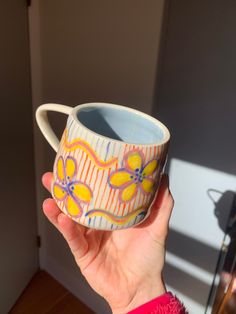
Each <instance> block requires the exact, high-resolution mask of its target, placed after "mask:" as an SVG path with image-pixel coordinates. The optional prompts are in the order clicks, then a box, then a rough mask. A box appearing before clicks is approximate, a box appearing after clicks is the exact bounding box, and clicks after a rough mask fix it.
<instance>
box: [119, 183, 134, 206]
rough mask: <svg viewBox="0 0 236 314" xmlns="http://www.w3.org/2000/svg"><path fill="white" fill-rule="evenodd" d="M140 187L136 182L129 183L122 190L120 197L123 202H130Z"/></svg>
mask: <svg viewBox="0 0 236 314" xmlns="http://www.w3.org/2000/svg"><path fill="white" fill-rule="evenodd" d="M137 191H138V189H137V184H136V183H131V184H129V185H128V186H127V187H126V188H124V190H122V191H120V194H119V197H120V201H121V202H129V201H131V200H132V199H133V198H134V196H135V195H136V193H137Z"/></svg>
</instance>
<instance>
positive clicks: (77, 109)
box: [71, 102, 170, 147]
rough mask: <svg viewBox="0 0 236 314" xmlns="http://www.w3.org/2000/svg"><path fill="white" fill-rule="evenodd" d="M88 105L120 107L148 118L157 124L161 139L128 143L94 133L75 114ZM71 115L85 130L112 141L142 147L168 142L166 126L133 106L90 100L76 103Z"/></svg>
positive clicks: (168, 136)
mask: <svg viewBox="0 0 236 314" xmlns="http://www.w3.org/2000/svg"><path fill="white" fill-rule="evenodd" d="M89 107H97V108H105V107H108V108H114V107H115V108H116V109H120V110H123V111H127V112H131V113H134V114H137V115H141V116H142V117H143V118H145V119H146V120H149V121H151V122H152V123H154V124H155V125H157V126H158V127H159V128H160V129H161V130H162V132H163V139H162V140H161V141H158V142H156V143H155V142H154V143H152V144H138V143H128V142H125V141H121V140H117V139H113V138H110V137H108V136H105V135H101V134H99V133H96V132H94V131H93V130H91V129H89V128H88V127H86V126H85V125H84V124H83V123H82V122H81V121H80V120H79V119H78V117H77V114H78V112H79V111H80V110H81V109H83V108H89ZM71 116H72V117H73V119H74V121H75V122H76V123H78V124H79V125H80V126H82V127H83V128H85V129H86V130H87V131H89V132H91V133H93V134H94V135H96V136H99V137H101V138H104V139H106V140H109V141H114V142H118V143H122V144H127V145H138V146H144V147H147V146H160V145H164V144H166V143H168V142H169V140H170V131H169V130H168V128H167V127H166V126H165V125H164V124H163V123H162V122H161V121H159V120H158V119H156V118H154V117H152V116H151V115H149V114H147V113H144V112H142V111H140V110H137V109H133V108H130V107H127V106H125V105H118V104H113V103H105V102H91V103H83V104H81V105H76V106H75V107H74V108H73V109H72V112H71Z"/></svg>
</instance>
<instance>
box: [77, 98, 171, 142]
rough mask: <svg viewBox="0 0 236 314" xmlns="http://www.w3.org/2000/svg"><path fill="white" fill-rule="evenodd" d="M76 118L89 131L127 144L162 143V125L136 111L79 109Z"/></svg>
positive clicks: (117, 107) (106, 107)
mask: <svg viewBox="0 0 236 314" xmlns="http://www.w3.org/2000/svg"><path fill="white" fill-rule="evenodd" d="M76 118H77V119H78V121H79V122H80V123H81V124H82V125H84V126H85V127H86V128H88V129H89V130H91V131H93V132H95V133H97V134H99V135H102V136H105V137H108V138H110V139H113V140H119V141H122V142H125V143H129V144H141V145H152V144H158V143H161V142H163V140H164V138H165V134H164V131H163V127H164V126H163V125H162V126H161V123H159V121H157V120H155V119H154V118H152V117H150V116H148V115H146V114H144V113H141V112H139V111H137V110H134V109H130V108H126V107H123V108H122V107H121V106H113V107H112V106H101V105H100V106H96V105H95V104H94V106H89V107H82V108H79V109H78V110H77V112H76Z"/></svg>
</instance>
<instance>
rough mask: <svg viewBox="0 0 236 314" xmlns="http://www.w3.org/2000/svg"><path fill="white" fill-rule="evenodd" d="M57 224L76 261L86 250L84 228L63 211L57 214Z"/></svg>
mask: <svg viewBox="0 0 236 314" xmlns="http://www.w3.org/2000/svg"><path fill="white" fill-rule="evenodd" d="M58 225H59V228H60V230H61V233H62V235H63V236H64V238H65V240H66V242H67V243H68V245H69V247H70V249H71V252H72V253H73V255H74V257H75V259H76V261H79V260H80V259H81V258H83V257H84V256H85V255H86V253H87V251H88V242H87V241H86V239H85V237H84V228H83V227H82V226H80V225H78V224H77V223H76V222H74V221H73V220H72V219H71V218H69V217H67V216H66V215H64V214H63V213H61V214H60V215H59V216H58Z"/></svg>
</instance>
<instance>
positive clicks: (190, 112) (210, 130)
mask: <svg viewBox="0 0 236 314" xmlns="http://www.w3.org/2000/svg"><path fill="white" fill-rule="evenodd" d="M235 12H236V2H235V1H232V0H231V1H227V2H223V1H220V0H216V1H210V0H207V1H204V2H202V1H189V0H182V1H173V0H171V1H169V7H168V15H167V16H168V17H167V20H166V34H165V38H163V43H162V53H161V60H160V61H161V62H160V64H161V67H159V69H158V70H159V72H158V76H157V77H158V79H156V89H155V93H154V96H153V109H152V115H153V116H155V117H156V118H158V119H160V120H161V121H163V122H164V123H165V124H166V125H167V126H168V127H169V129H170V132H171V136H172V138H171V145H170V152H169V157H170V159H172V158H176V159H178V160H183V161H187V162H190V163H192V164H195V165H201V166H203V167H206V168H209V169H215V170H216V171H221V173H225V174H230V175H236V163H235V161H236V142H235V139H234V134H236V123H235V117H236V106H235V103H236V94H235V82H236V58H235V55H236V41H235V35H236V31H235V30H236V18H235V17H236V15H235ZM159 78H160V79H159ZM232 177H233V176H232ZM194 180H195V178H194V177H193V178H192V183H193V182H194ZM202 180H204V177H203V178H202ZM178 183H179V185H181V186H182V187H183V189H184V188H185V187H184V184H185V182H183V181H182V180H181V178H179V182H178ZM190 184H191V183H190ZM221 184H223V182H221ZM190 189H191V187H190ZM209 189H210V187H209ZM229 189H234V187H233V186H232V185H231V187H229V186H227V181H226V183H225V188H224V191H226V192H224V193H223V194H222V195H221V197H220V200H219V201H218V202H216V204H215V206H216V207H215V212H214V213H213V212H212V215H214V214H215V215H216V217H217V219H218V224H219V231H220V230H222V231H223V232H225V228H226V221H227V220H228V217H229V215H230V211H231V210H232V204H231V202H230V200H231V201H232V197H233V194H234V192H233V191H229ZM235 189H236V178H235ZM209 193H212V191H211V192H210V191H209ZM185 198H186V199H189V198H192V201H193V202H195V203H196V202H197V203H199V206H201V202H200V200H198V199H196V198H195V191H194V188H192V190H191V193H189V194H188V195H185ZM181 201H182V203H181V202H180V203H181V204H180V205H178V206H185V199H184V198H183V199H181ZM189 210H190V209H189ZM205 210H206V211H207V210H208V208H206V209H205ZM190 216H191V215H190V214H189V220H188V222H189V224H191V223H192V222H191V217H190ZM195 223H196V222H195ZM197 223H199V235H200V234H201V221H199V222H197ZM206 238H207V235H206ZM220 245H221V243H219V247H220ZM167 249H168V252H170V253H171V254H174V255H175V256H178V257H180V258H181V259H182V260H183V261H187V262H189V263H191V264H194V265H196V266H197V267H198V268H201V269H203V270H205V271H207V272H210V273H211V274H212V269H214V268H215V267H216V264H217V259H218V256H219V250H218V249H216V248H213V247H212V246H210V245H208V244H207V240H206V242H202V241H198V239H197V238H191V237H189V236H187V235H185V234H182V233H180V232H178V231H176V230H171V231H170V235H169V239H168V244H167ZM165 274H166V279H167V283H169V284H170V286H171V287H174V288H176V289H177V290H178V291H180V292H182V293H183V294H184V295H186V296H189V297H190V298H191V299H193V300H195V301H196V302H198V303H200V304H202V305H203V306H205V305H206V299H207V296H208V294H209V291H210V286H211V283H210V282H208V284H207V283H206V281H205V282H203V281H201V280H200V279H199V278H196V277H193V276H191V275H189V274H187V273H185V272H184V271H183V269H176V268H175V265H174V263H173V264H172V265H170V264H168V260H167V266H166V269H165ZM212 275H213V274H212ZM193 287H194V288H193Z"/></svg>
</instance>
